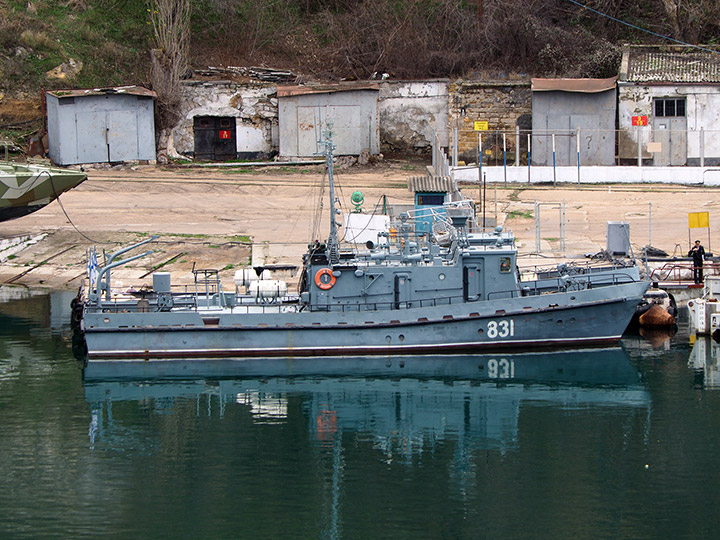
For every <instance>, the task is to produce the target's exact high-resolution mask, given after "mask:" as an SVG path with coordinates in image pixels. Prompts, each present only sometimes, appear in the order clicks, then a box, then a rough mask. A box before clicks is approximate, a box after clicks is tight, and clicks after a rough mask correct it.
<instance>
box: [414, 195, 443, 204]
mask: <svg viewBox="0 0 720 540" xmlns="http://www.w3.org/2000/svg"><path fill="white" fill-rule="evenodd" d="M444 202H445V195H428V194H427V193H424V194H422V195H418V196H417V203H418V205H419V206H442V205H443V203H444Z"/></svg>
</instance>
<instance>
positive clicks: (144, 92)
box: [47, 86, 157, 98]
mask: <svg viewBox="0 0 720 540" xmlns="http://www.w3.org/2000/svg"><path fill="white" fill-rule="evenodd" d="M47 93H48V94H50V95H51V96H55V97H56V98H64V97H84V96H107V95H115V94H120V95H122V94H129V95H131V96H146V97H153V98H154V97H157V94H156V93H155V92H153V91H152V90H148V89H147V88H143V87H142V86H113V87H109V88H90V89H86V90H48V92H47Z"/></svg>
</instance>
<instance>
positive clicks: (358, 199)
mask: <svg viewBox="0 0 720 540" xmlns="http://www.w3.org/2000/svg"><path fill="white" fill-rule="evenodd" d="M350 201H352V203H353V204H354V205H355V210H353V212H358V213H359V212H362V203H364V202H365V197H364V196H363V194H362V192H361V191H355V192H353V194H352V195H351V196H350Z"/></svg>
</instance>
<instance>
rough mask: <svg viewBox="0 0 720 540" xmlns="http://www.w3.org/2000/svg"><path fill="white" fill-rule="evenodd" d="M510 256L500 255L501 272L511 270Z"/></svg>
mask: <svg viewBox="0 0 720 540" xmlns="http://www.w3.org/2000/svg"><path fill="white" fill-rule="evenodd" d="M510 270H511V268H510V257H500V272H502V273H507V272H510Z"/></svg>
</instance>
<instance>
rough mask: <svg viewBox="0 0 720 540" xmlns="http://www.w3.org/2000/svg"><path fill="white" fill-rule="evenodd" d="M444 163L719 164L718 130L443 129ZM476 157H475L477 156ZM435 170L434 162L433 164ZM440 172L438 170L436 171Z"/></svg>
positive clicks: (516, 164) (434, 148) (639, 127)
mask: <svg viewBox="0 0 720 540" xmlns="http://www.w3.org/2000/svg"><path fill="white" fill-rule="evenodd" d="M439 140H440V138H439V137H438V135H435V136H434V144H433V165H436V162H437V163H438V164H440V163H441V159H440V156H439V155H436V154H442V152H437V151H436V148H437V147H439V146H440V145H439ZM448 140H449V141H450V146H449V148H448V149H447V156H448V158H447V160H448V161H449V165H451V166H458V165H459V164H460V163H461V162H465V163H475V164H477V163H481V164H482V165H487V166H505V167H507V166H515V167H519V166H528V165H533V166H557V167H566V166H573V167H577V166H581V165H582V166H612V165H629V166H632V165H636V166H640V167H642V166H683V165H688V166H699V167H706V166H720V130H707V129H697V130H695V129H685V130H678V129H654V128H652V127H651V126H637V127H634V126H633V127H630V128H627V129H618V130H601V129H580V128H578V129H566V130H545V131H539V130H534V131H532V130H521V129H520V128H519V127H516V128H515V129H514V130H494V131H469V130H461V129H454V130H451V131H450V133H449V137H448ZM479 160H481V161H479ZM436 170H437V166H436ZM438 173H440V171H438Z"/></svg>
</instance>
